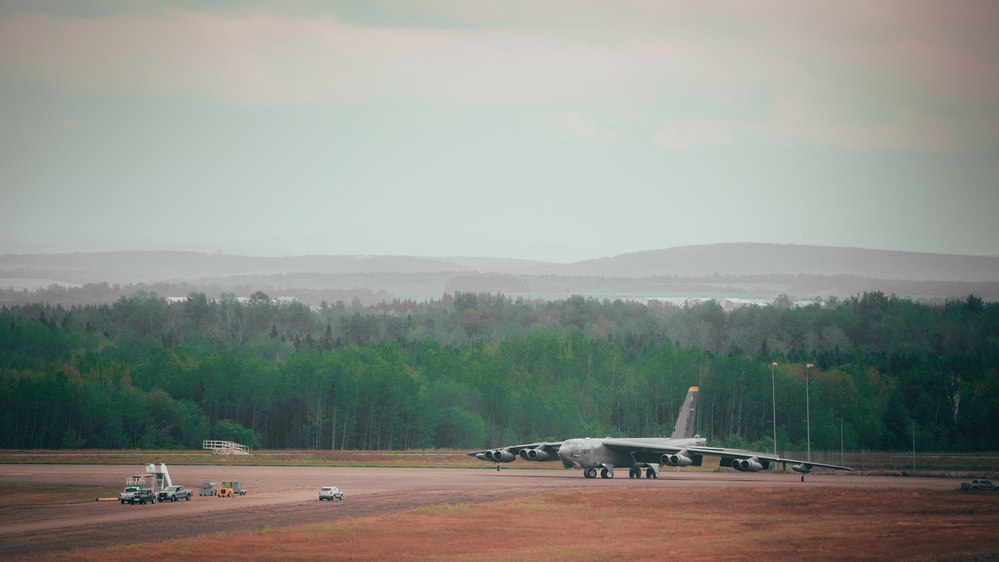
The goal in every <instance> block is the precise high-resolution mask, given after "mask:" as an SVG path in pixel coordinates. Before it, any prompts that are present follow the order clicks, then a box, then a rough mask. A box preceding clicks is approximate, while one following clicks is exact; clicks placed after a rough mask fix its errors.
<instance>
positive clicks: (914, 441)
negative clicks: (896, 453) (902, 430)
mask: <svg viewBox="0 0 999 562" xmlns="http://www.w3.org/2000/svg"><path fill="white" fill-rule="evenodd" d="M912 472H913V473H915V472H916V420H915V419H913V420H912Z"/></svg>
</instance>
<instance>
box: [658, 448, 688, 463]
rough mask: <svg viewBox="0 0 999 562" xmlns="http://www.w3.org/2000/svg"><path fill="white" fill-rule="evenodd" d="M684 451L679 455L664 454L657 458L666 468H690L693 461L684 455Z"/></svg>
mask: <svg viewBox="0 0 999 562" xmlns="http://www.w3.org/2000/svg"><path fill="white" fill-rule="evenodd" d="M685 452H686V451H680V452H679V453H673V454H669V453H667V454H665V455H663V456H662V457H660V458H659V462H660V463H661V464H664V465H666V466H690V465H692V464H694V461H693V460H691V459H690V457H688V456H686V455H684V454H683V453H685Z"/></svg>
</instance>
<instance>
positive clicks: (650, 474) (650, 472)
mask: <svg viewBox="0 0 999 562" xmlns="http://www.w3.org/2000/svg"><path fill="white" fill-rule="evenodd" d="M638 477H639V478H641V477H642V469H638ZM645 477H646V478H659V475H658V474H656V471H654V470H652V469H651V468H647V469H645Z"/></svg>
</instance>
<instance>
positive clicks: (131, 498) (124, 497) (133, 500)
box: [118, 486, 156, 505]
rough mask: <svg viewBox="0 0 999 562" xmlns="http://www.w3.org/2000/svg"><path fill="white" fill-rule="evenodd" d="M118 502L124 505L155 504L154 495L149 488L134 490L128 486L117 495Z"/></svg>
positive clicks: (134, 488)
mask: <svg viewBox="0 0 999 562" xmlns="http://www.w3.org/2000/svg"><path fill="white" fill-rule="evenodd" d="M118 501H119V502H121V503H123V504H125V503H127V504H132V505H134V504H137V503H138V504H142V505H146V504H147V503H156V494H154V493H153V491H152V490H150V489H149V488H136V487H133V486H129V487H128V488H125V490H124V491H123V492H122V493H121V494H119V495H118Z"/></svg>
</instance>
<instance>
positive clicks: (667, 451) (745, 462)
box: [603, 439, 853, 474]
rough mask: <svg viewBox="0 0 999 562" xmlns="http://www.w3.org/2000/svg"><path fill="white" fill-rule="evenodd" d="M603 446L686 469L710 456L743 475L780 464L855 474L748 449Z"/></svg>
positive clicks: (636, 443)
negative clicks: (688, 461) (656, 458)
mask: <svg viewBox="0 0 999 562" xmlns="http://www.w3.org/2000/svg"><path fill="white" fill-rule="evenodd" d="M603 446H604V447H606V448H608V449H614V450H617V451H621V452H624V453H629V454H631V455H632V456H633V457H634V458H635V459H636V460H646V461H649V460H650V459H652V457H651V456H650V455H653V456H655V455H664V456H666V457H672V458H665V459H664V460H662V461H661V462H662V463H663V464H665V465H668V466H675V465H679V466H687V463H686V459H685V458H684V457H686V458H689V459H690V460H691V461H692V464H693V465H694V466H700V464H701V462H700V457H702V456H709V457H718V458H720V459H721V461H720V463H719V464H720V465H721V466H725V467H731V468H734V469H736V470H740V471H743V472H756V471H758V470H763V469H766V468H769V467H770V465H771V464H777V463H784V464H785V465H786V464H791V465H792V469H793V470H794V471H795V472H801V473H803V474H807V473H809V472H811V471H812V468H814V467H820V468H829V469H833V470H851V471H852V470H853V469H852V468H849V467H846V466H839V465H836V464H826V463H821V462H812V461H802V460H798V459H789V458H785V457H781V456H776V455H769V454H766V453H757V452H754V451H747V450H745V449H727V448H724V447H706V446H703V445H683V444H670V443H668V440H667V442H666V443H654V442H647V441H644V440H635V439H607V440H604V442H603ZM660 459H663V457H660ZM667 461H672V462H667ZM675 463H677V464H675Z"/></svg>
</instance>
